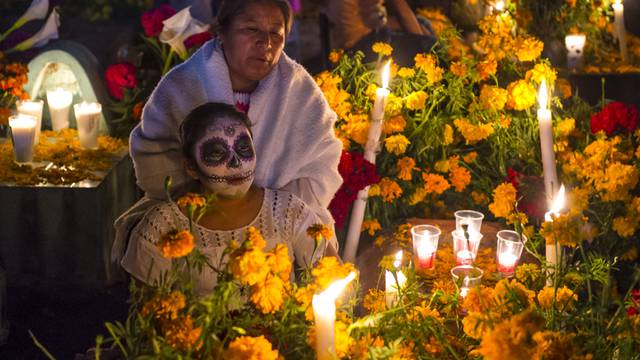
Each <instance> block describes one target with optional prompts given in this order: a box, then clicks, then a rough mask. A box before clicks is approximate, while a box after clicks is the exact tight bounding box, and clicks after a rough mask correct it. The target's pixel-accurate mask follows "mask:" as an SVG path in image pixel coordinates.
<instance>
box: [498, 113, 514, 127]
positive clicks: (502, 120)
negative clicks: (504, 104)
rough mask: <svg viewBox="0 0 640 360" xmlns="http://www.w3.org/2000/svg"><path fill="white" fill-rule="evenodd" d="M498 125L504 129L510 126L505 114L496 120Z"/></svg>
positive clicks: (509, 120) (508, 118)
mask: <svg viewBox="0 0 640 360" xmlns="http://www.w3.org/2000/svg"><path fill="white" fill-rule="evenodd" d="M498 124H500V126H502V127H503V128H505V129H508V128H509V126H511V117H509V116H508V115H506V114H501V115H500V119H499V120H498Z"/></svg>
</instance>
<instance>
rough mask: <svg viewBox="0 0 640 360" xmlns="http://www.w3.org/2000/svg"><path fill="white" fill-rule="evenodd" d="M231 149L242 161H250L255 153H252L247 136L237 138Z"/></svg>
mask: <svg viewBox="0 0 640 360" xmlns="http://www.w3.org/2000/svg"><path fill="white" fill-rule="evenodd" d="M233 149H234V150H235V152H236V154H238V156H239V157H240V159H242V160H252V159H253V157H254V155H255V153H254V151H253V143H252V142H251V138H250V137H249V135H248V134H242V135H240V136H238V138H237V139H236V141H235V142H234V143H233Z"/></svg>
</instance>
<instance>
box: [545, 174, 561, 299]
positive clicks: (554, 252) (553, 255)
mask: <svg viewBox="0 0 640 360" xmlns="http://www.w3.org/2000/svg"><path fill="white" fill-rule="evenodd" d="M564 202H565V196H564V185H563V186H561V187H560V190H558V194H557V195H556V197H555V199H554V200H553V204H552V205H551V208H550V209H549V211H547V212H546V213H545V214H544V220H545V221H553V216H558V215H560V211H561V210H562V208H564ZM552 215H553V216H552ZM545 258H546V260H547V264H548V265H550V266H552V267H554V268H555V267H556V266H557V265H558V263H559V262H560V258H562V248H561V247H560V245H559V244H558V243H554V244H545ZM553 273H554V270H553V269H547V285H548V286H551V285H553V279H552V276H553Z"/></svg>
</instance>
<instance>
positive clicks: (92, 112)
mask: <svg viewBox="0 0 640 360" xmlns="http://www.w3.org/2000/svg"><path fill="white" fill-rule="evenodd" d="M73 111H74V113H75V115H76V126H77V127H78V138H80V145H82V146H84V147H85V148H87V149H96V148H97V147H98V132H99V130H100V115H101V114H102V106H101V105H100V104H99V103H88V102H81V103H79V104H75V105H73Z"/></svg>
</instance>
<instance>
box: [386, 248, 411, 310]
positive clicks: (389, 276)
mask: <svg viewBox="0 0 640 360" xmlns="http://www.w3.org/2000/svg"><path fill="white" fill-rule="evenodd" d="M400 265H402V250H400V251H398V252H397V253H396V260H395V261H394V262H393V266H394V267H395V268H396V276H395V277H394V276H393V272H391V271H389V270H386V271H385V274H384V287H385V299H386V303H387V308H391V307H392V306H393V305H395V304H396V303H397V302H398V292H399V291H400V289H401V288H402V287H404V284H405V283H406V282H407V277H406V276H405V275H404V274H403V273H402V271H400V270H399V269H400ZM396 279H397V280H398V281H396Z"/></svg>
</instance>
